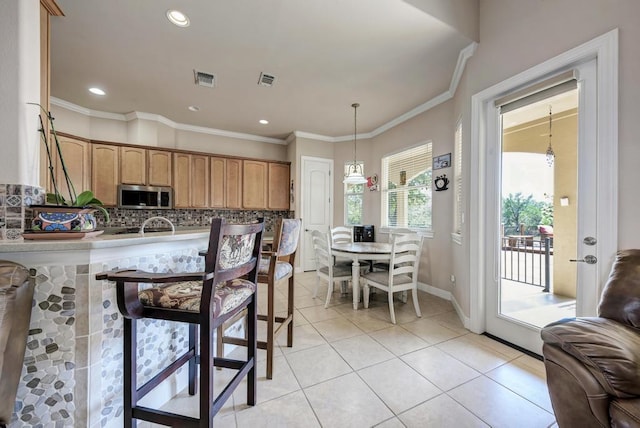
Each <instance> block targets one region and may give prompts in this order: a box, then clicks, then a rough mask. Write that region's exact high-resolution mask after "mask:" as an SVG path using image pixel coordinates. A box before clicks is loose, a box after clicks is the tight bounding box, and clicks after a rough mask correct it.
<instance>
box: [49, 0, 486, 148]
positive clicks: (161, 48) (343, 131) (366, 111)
mask: <svg viewBox="0 0 640 428" xmlns="http://www.w3.org/2000/svg"><path fill="white" fill-rule="evenodd" d="M408 1H411V3H414V4H417V5H418V6H417V7H416V6H413V5H411V4H409V3H408V2H405V1H402V0H226V1H223V0H181V1H175V0H134V1H131V0H108V1H105V0H82V1H78V0H57V3H58V4H59V5H60V7H61V8H62V10H63V11H64V13H65V16H64V17H53V18H52V30H51V39H52V41H51V95H52V96H53V97H56V98H58V99H61V100H64V101H67V102H70V103H73V104H76V105H78V106H81V107H84V108H87V109H91V110H97V111H102V112H110V113H120V114H126V113H130V112H133V111H137V112H145V113H152V114H157V115H161V116H164V117H166V118H167V119H170V120H171V121H174V122H177V123H183V124H188V125H196V126H203V127H208V128H215V129H221V130H226V131H233V132H240V133H247V134H253V135H260V136H265V137H273V138H286V137H287V136H288V135H289V134H290V133H291V132H292V131H303V132H308V133H314V134H320V135H325V136H331V137H337V136H344V135H350V134H352V133H353V109H352V108H351V104H352V103H353V102H359V103H360V105H361V107H360V108H359V109H358V132H359V133H366V132H371V131H372V130H374V129H376V128H378V127H380V126H382V125H384V124H386V123H388V122H389V121H391V120H393V119H395V118H397V117H398V116H401V115H403V114H404V113H406V112H408V111H410V110H412V109H414V108H415V107H417V106H420V105H421V104H423V103H425V102H427V101H429V100H431V99H432V98H434V97H436V96H438V95H440V94H442V93H444V92H446V91H447V90H448V89H449V85H450V83H451V80H452V76H453V73H454V70H455V68H456V62H457V60H458V56H459V54H460V51H461V50H462V49H464V48H465V47H466V46H468V45H469V44H470V43H471V42H472V40H471V39H470V38H469V37H467V36H465V35H464V34H469V32H468V31H466V30H467V29H464V28H461V27H460V28H456V25H455V23H454V24H451V23H452V22H453V21H452V20H449V21H448V20H447V19H446V16H445V15H444V14H443V15H442V16H440V18H441V19H442V20H439V19H436V18H434V17H433V16H432V15H429V14H427V13H425V12H423V10H422V9H429V7H432V6H433V7H434V8H435V9H437V8H440V9H443V8H445V7H449V5H448V4H447V2H449V1H450V0H429V1H427V0H420V1H418V0H408ZM421 1H422V2H424V3H425V4H429V7H423V8H421V9H420V8H418V7H420V4H419V3H420V2H421ZM463 3H469V4H473V3H476V4H477V0H464V1H463ZM457 4H458V6H459V5H460V4H461V3H460V2H458V3H457ZM436 6H437V7H436ZM173 8H179V9H180V10H181V11H182V12H183V13H185V14H186V15H187V16H188V17H189V18H190V20H191V25H190V26H189V27H187V28H178V27H176V26H174V25H173V24H171V23H169V21H168V20H167V18H166V16H165V13H166V11H167V10H168V9H173ZM462 9H464V8H462ZM469 10H471V11H473V13H476V12H477V9H474V8H470V9H469ZM457 13H464V10H461V8H460V7H458V8H457ZM443 16H444V18H443ZM467 18H470V19H467V20H471V21H473V20H474V19H475V17H467ZM443 21H448V22H449V23H448V24H445V23H444V22H443ZM193 69H198V70H200V71H205V72H209V73H213V74H215V76H216V87H215V88H205V87H200V86H196V85H195V84H194V77H193ZM261 72H267V73H271V74H274V75H275V76H276V81H275V84H274V85H273V86H272V87H264V86H260V85H258V84H257V83H258V78H259V75H260V73H261ZM92 86H98V87H101V88H102V89H104V90H105V91H106V92H107V95H106V96H103V97H100V96H96V95H93V94H90V93H89V92H88V91H87V89H88V88H89V87H92ZM191 105H195V106H198V107H199V108H200V111H198V112H191V111H189V110H188V107H189V106H191ZM263 118H264V119H268V120H269V121H270V123H269V124H268V125H260V124H259V123H258V120H259V119H263Z"/></svg>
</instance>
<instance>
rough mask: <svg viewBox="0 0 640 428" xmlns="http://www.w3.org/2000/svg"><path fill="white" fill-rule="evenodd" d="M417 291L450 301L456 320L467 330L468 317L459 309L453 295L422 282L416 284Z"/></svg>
mask: <svg viewBox="0 0 640 428" xmlns="http://www.w3.org/2000/svg"><path fill="white" fill-rule="evenodd" d="M418 290H422V291H424V292H425V293H429V294H433V295H434V296H436V297H440V298H441V299H444V300H448V301H450V302H451V304H452V305H453V309H454V310H455V311H456V314H457V315H458V318H460V321H462V324H463V325H464V328H467V329H468V328H469V325H470V323H471V321H470V319H469V317H467V316H466V315H465V314H464V312H463V311H462V308H461V307H460V305H459V304H458V302H457V301H456V299H455V297H453V294H451V292H450V291H446V290H443V289H442V288H437V287H433V286H431V285H429V284H425V283H422V282H419V283H418Z"/></svg>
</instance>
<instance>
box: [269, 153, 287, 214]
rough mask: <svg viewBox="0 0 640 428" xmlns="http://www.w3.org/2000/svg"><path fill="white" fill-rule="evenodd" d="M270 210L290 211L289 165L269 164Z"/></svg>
mask: <svg viewBox="0 0 640 428" xmlns="http://www.w3.org/2000/svg"><path fill="white" fill-rule="evenodd" d="M268 188H269V200H268V208H269V209H270V210H288V209H289V164H284V163H272V162H269V186H268Z"/></svg>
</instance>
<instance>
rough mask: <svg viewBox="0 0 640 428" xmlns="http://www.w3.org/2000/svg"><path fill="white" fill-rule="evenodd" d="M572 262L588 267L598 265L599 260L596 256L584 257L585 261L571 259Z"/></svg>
mask: <svg viewBox="0 0 640 428" xmlns="http://www.w3.org/2000/svg"><path fill="white" fill-rule="evenodd" d="M569 261H570V262H577V263H586V264H588V265H595V264H596V263H598V258H597V257H596V256H591V255H589V256H584V259H580V260H577V259H571V260H569Z"/></svg>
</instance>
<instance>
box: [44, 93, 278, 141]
mask: <svg viewBox="0 0 640 428" xmlns="http://www.w3.org/2000/svg"><path fill="white" fill-rule="evenodd" d="M50 102H51V104H53V105H56V106H58V107H62V108H64V109H67V110H70V111H73V112H76V113H79V114H82V115H84V116H88V117H96V118H100V119H111V120H120V121H124V122H130V121H132V120H137V119H141V120H148V121H152V122H158V123H161V124H163V125H165V126H168V127H170V128H173V129H178V130H181V131H189V132H197V133H200V134H208V135H217V136H221V137H228V138H237V139H241V140H249V141H257V142H260V143H269V144H284V145H286V144H287V141H286V140H281V139H279V138H270V137H263V136H261V135H253V134H243V133H241V132H233V131H225V130H223V129H215V128H206V127H204V126H195V125H187V124H184V123H178V122H174V121H172V120H170V119H167V118H166V117H164V116H161V115H159V114H153V113H145V112H141V111H132V112H130V113H127V114H118V113H108V112H104V111H98V110H91V109H88V108H85V107H81V106H79V105H76V104H73V103H70V102H69V101H65V100H61V99H60V98H56V97H51V98H50Z"/></svg>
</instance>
